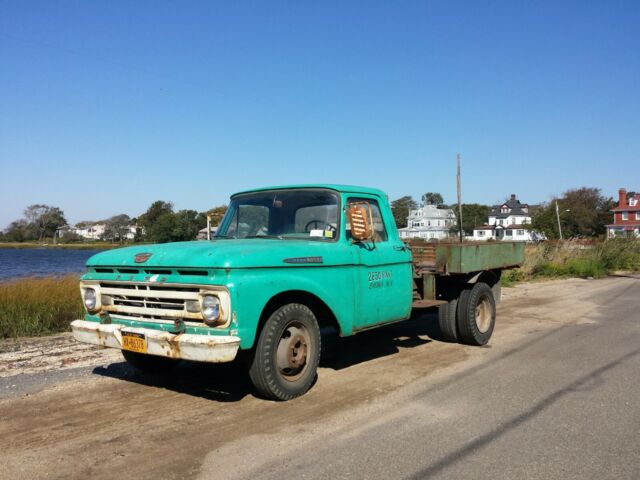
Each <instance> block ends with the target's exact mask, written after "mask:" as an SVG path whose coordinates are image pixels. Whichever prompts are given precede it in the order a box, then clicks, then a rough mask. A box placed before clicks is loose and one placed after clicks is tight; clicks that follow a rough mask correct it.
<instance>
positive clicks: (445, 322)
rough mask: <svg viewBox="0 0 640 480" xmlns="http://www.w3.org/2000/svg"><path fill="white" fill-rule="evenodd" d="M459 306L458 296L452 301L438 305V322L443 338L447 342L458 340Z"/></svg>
mask: <svg viewBox="0 0 640 480" xmlns="http://www.w3.org/2000/svg"><path fill="white" fill-rule="evenodd" d="M457 308H458V299H457V298H454V299H453V300H451V301H450V302H448V303H445V304H444V305H440V306H439V307H438V324H439V325H440V333H441V334H442V339H443V340H445V341H447V342H457V341H458V328H457V326H456V310H457Z"/></svg>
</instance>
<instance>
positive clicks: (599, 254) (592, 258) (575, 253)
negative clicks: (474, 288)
mask: <svg viewBox="0 0 640 480" xmlns="http://www.w3.org/2000/svg"><path fill="white" fill-rule="evenodd" d="M617 270H624V271H633V272H637V271H640V239H630V238H619V239H611V240H607V241H604V242H599V243H594V244H585V243H584V242H578V241H571V240H567V241H564V242H548V243H544V244H540V245H535V246H534V245H528V246H527V248H526V249H525V261H524V264H523V265H522V267H521V268H518V269H515V270H510V271H508V272H505V274H504V275H503V284H504V285H507V286H509V285H511V284H512V283H514V282H517V281H520V280H526V279H532V278H538V277H546V278H554V277H580V278H600V277H604V276H605V275H608V274H610V273H613V272H615V271H617Z"/></svg>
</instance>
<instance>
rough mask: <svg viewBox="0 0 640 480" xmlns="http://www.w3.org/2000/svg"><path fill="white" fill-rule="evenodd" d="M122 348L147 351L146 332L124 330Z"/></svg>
mask: <svg viewBox="0 0 640 480" xmlns="http://www.w3.org/2000/svg"><path fill="white" fill-rule="evenodd" d="M122 349H123V350H130V351H132V352H138V353H147V338H146V337H145V336H144V333H133V332H122Z"/></svg>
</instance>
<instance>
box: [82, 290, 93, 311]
mask: <svg viewBox="0 0 640 480" xmlns="http://www.w3.org/2000/svg"><path fill="white" fill-rule="evenodd" d="M84 306H85V307H87V310H89V311H90V312H91V311H92V310H95V308H96V291H95V290H94V289H93V288H85V290H84Z"/></svg>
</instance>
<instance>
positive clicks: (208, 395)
mask: <svg viewBox="0 0 640 480" xmlns="http://www.w3.org/2000/svg"><path fill="white" fill-rule="evenodd" d="M627 280H628V279H625V278H622V277H621V278H607V279H604V280H577V279H572V280H561V281H552V282H545V283H528V284H521V285H518V286H517V287H515V288H510V289H504V290H503V301H502V303H501V304H500V306H499V308H498V322H497V326H496V330H495V332H494V336H493V339H492V341H491V343H490V345H489V346H487V347H485V348H477V347H475V348H474V347H467V346H462V345H457V344H449V343H444V342H442V341H440V340H439V337H438V329H437V319H436V318H435V316H434V314H433V313H429V314H426V315H424V317H423V318H421V319H418V320H413V321H409V322H404V323H401V324H396V325H392V326H389V327H386V328H382V329H378V330H373V331H370V332H365V333H362V334H359V335H356V336H354V337H351V338H346V339H340V340H339V341H338V343H337V345H335V346H334V347H333V348H332V349H331V351H330V352H329V353H328V355H327V357H326V358H323V360H322V363H321V368H320V371H319V376H318V381H317V383H316V385H315V386H314V387H313V388H312V390H311V391H310V392H309V393H308V394H306V395H304V396H303V397H301V398H298V399H296V400H293V401H290V402H285V403H277V402H269V401H265V400H261V399H259V398H256V397H255V396H254V395H253V393H252V390H251V386H250V384H249V382H248V379H247V376H246V374H245V373H244V370H243V369H242V367H241V366H240V365H236V364H230V365H200V364H190V363H185V364H184V365H181V366H179V367H178V368H177V369H176V370H174V371H172V372H171V373H170V374H166V375H164V376H143V375H141V374H138V373H136V372H135V371H134V370H132V369H131V368H130V367H128V366H127V365H126V364H125V363H124V362H123V361H122V357H121V355H120V352H119V351H115V350H99V349H97V348H94V347H91V346H87V345H80V344H77V343H76V342H74V341H73V339H71V338H70V336H69V335H58V336H53V337H47V338H42V339H26V340H20V341H4V342H1V343H0V451H1V452H2V461H1V462H0V478H11V479H20V478H65V479H68V478H89V477H91V478H108V477H109V478H111V477H114V476H116V477H117V476H120V477H123V478H138V479H142V478H191V477H197V476H198V475H201V476H202V477H203V478H234V477H237V476H240V475H241V474H243V473H247V472H249V471H250V470H251V468H253V466H254V465H255V463H256V462H259V461H260V460H261V459H262V458H263V457H265V456H266V455H269V456H270V457H271V458H274V457H275V458H279V456H284V455H286V452H287V451H290V450H291V449H294V448H300V446H301V445H304V444H305V442H307V441H309V439H310V438H311V437H313V436H316V435H318V434H319V433H325V434H326V433H327V432H331V431H332V429H342V430H344V429H353V430H354V431H356V430H357V429H358V428H361V427H362V425H361V424H360V423H359V419H361V418H363V416H367V417H368V418H370V417H371V413H372V412H373V413H375V412H378V411H379V414H380V416H381V417H382V416H384V417H385V418H388V417H389V416H390V415H393V408H389V406H390V402H393V401H394V398H396V399H397V398H399V397H394V395H397V394H398V392H399V391H401V390H402V389H403V388H405V387H408V386H410V385H411V384H412V383H413V382H416V381H418V380H420V381H424V379H433V380H434V381H435V380H436V379H442V378H443V377H447V376H451V375H455V374H456V372H459V371H461V370H463V369H469V368H472V367H473V366H474V365H478V364H479V363H481V362H483V361H484V360H485V358H488V357H487V355H488V354H489V353H495V352H496V350H497V351H500V352H505V354H508V352H509V351H510V350H513V349H514V348H516V347H517V345H519V344H522V343H523V342H526V337H527V336H528V335H531V334H534V333H536V334H540V332H544V331H547V330H549V331H550V330H551V329H554V328H558V327H559V326H562V325H566V324H579V323H580V322H583V321H585V320H583V317H584V316H585V315H586V314H587V313H588V312H589V311H590V310H592V309H593V308H594V302H595V298H603V297H607V296H608V295H609V292H615V291H616V290H618V289H620V288H621V287H623V286H624V284H625V282H626V281H627ZM391 405H392V403H391ZM283 458H284V457H283Z"/></svg>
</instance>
